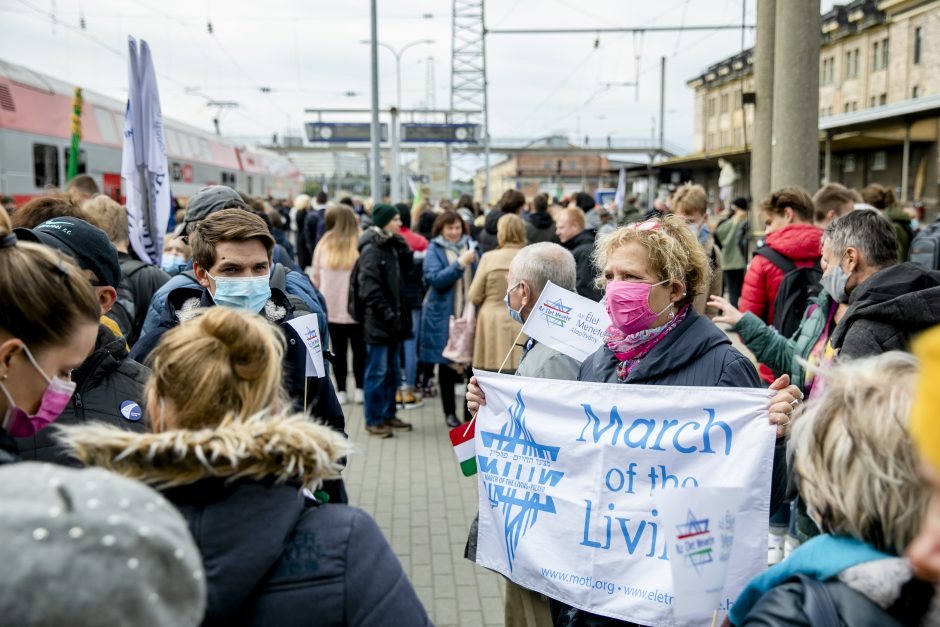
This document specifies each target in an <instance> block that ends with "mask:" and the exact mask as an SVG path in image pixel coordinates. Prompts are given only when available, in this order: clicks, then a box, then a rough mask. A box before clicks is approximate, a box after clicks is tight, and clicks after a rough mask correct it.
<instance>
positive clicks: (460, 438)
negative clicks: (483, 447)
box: [450, 420, 477, 477]
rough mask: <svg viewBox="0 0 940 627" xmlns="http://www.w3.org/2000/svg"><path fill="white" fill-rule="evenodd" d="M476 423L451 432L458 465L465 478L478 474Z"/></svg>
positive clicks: (459, 427)
mask: <svg viewBox="0 0 940 627" xmlns="http://www.w3.org/2000/svg"><path fill="white" fill-rule="evenodd" d="M475 424H476V421H475V420H473V421H471V422H470V423H469V424H465V425H457V426H456V427H454V428H453V429H451V430H450V443H451V444H452V445H453V446H454V453H456V454H457V463H458V464H460V471H461V472H462V473H463V476H464V477H472V476H473V475H475V474H477V457H476V445H475V442H474V438H475V437H476V427H475Z"/></svg>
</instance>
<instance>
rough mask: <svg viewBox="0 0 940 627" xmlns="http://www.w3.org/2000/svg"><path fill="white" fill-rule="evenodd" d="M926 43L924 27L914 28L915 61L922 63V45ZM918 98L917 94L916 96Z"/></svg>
mask: <svg viewBox="0 0 940 627" xmlns="http://www.w3.org/2000/svg"><path fill="white" fill-rule="evenodd" d="M923 43H924V29H923V28H922V27H920V26H918V27H917V28H915V29H914V63H920V51H921V46H922V45H923ZM915 98H916V96H915Z"/></svg>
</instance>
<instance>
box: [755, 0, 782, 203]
mask: <svg viewBox="0 0 940 627" xmlns="http://www.w3.org/2000/svg"><path fill="white" fill-rule="evenodd" d="M791 1H792V0H791ZM776 7H777V0H757V34H756V37H757V39H756V42H755V45H754V91H755V93H756V96H757V102H756V103H755V105H754V128H753V131H752V135H753V136H752V138H751V198H752V199H753V200H754V203H753V205H754V206H756V205H757V203H759V202H760V201H762V200H763V199H764V198H766V197H767V195H768V194H769V193H770V167H771V161H770V155H771V148H770V141H771V138H772V136H773V134H772V133H773V111H774V21H775V20H776V19H777V9H776ZM758 217H759V216H758Z"/></svg>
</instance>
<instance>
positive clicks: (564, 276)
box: [466, 242, 581, 627]
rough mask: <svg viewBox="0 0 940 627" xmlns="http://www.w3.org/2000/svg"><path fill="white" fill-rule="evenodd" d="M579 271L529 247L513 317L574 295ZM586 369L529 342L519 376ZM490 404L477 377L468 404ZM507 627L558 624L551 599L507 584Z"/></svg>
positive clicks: (543, 249)
mask: <svg viewBox="0 0 940 627" xmlns="http://www.w3.org/2000/svg"><path fill="white" fill-rule="evenodd" d="M576 276H577V269H576V267H575V262H574V256H573V255H572V254H571V253H570V252H568V251H567V250H565V249H564V248H563V247H561V246H559V245H558V244H552V243H550V242H541V243H538V244H532V245H530V246H526V247H525V248H523V249H522V250H520V251H519V253H518V254H517V255H516V256H515V257H514V258H513V260H512V263H510V264H509V291H508V292H507V293H506V304H507V306H508V307H509V315H510V316H512V317H513V319H515V320H517V321H518V322H521V323H524V322H525V321H526V320H528V318H529V316H530V315H532V310H533V309H534V308H535V304H536V303H537V302H538V299H539V296H540V295H541V294H542V290H543V289H545V286H546V285H547V284H548V282H549V281H551V282H552V283H554V284H555V285H557V286H559V287H563V288H565V289H566V290H568V291H571V292H574V291H575V282H576ZM580 367H581V364H580V363H578V362H577V361H576V360H575V359H573V358H571V357H569V356H568V355H564V354H562V353H559V352H558V351H556V350H555V349H553V348H549V347H548V346H546V345H545V344H540V343H539V342H537V341H536V340H534V339H531V338H530V339H529V341H528V342H527V343H526V345H525V353H524V354H523V356H522V361H521V362H519V368H518V369H517V370H516V375H517V376H522V377H533V378H537V379H560V380H564V381H576V380H577V379H578V370H579V369H580ZM483 403H485V399H484V398H483V393H482V392H481V391H480V388H479V387H478V386H477V382H476V377H472V378H471V379H470V385H469V386H468V388H467V405H468V407H469V408H470V411H471V412H473V413H474V415H475V414H476V412H477V410H478V409H479V408H480V405H481V404H483ZM476 540H477V520H474V521H473V524H472V525H471V527H470V537H469V538H468V540H467V551H466V557H467V558H468V559H471V560H474V561H475V560H476ZM505 609H506V624H507V625H524V626H525V627H550V626H551V624H552V618H551V613H550V610H549V605H548V598H547V597H545V596H544V595H542V594H539V593H538V592H533V591H532V590H527V589H526V588H523V587H522V586H519V585H517V584H515V583H513V582H512V581H509V580H507V581H506V608H505Z"/></svg>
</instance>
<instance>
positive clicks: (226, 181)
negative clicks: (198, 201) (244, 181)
mask: <svg viewBox="0 0 940 627" xmlns="http://www.w3.org/2000/svg"><path fill="white" fill-rule="evenodd" d="M222 185H228V186H229V187H235V173H234V172H222Z"/></svg>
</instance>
